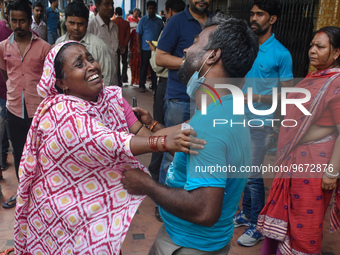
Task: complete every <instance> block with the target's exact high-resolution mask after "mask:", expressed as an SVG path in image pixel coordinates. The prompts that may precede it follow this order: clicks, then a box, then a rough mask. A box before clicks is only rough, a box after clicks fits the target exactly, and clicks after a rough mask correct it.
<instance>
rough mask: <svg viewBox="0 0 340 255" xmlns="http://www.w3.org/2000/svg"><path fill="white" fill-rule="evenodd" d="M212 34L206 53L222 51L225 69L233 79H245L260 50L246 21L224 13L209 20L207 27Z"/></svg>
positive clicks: (255, 37) (205, 48) (256, 39)
mask: <svg viewBox="0 0 340 255" xmlns="http://www.w3.org/2000/svg"><path fill="white" fill-rule="evenodd" d="M215 25H216V26H217V27H216V30H215V31H213V32H211V33H210V35H209V40H208V43H207V45H206V46H205V47H204V50H205V51H208V50H217V49H221V59H222V64H223V69H224V71H225V72H226V74H227V75H229V77H231V78H243V77H244V76H245V75H246V74H247V73H248V72H249V70H250V69H251V67H252V66H253V63H254V61H255V59H256V57H257V53H258V50H259V43H258V38H257V36H256V35H255V34H254V32H253V31H252V30H251V29H250V28H249V27H248V25H247V23H246V22H245V21H244V20H240V19H235V18H229V17H227V16H226V15H224V14H222V13H217V14H216V15H215V16H213V17H211V18H208V20H207V22H206V24H205V27H204V28H208V27H211V26H215Z"/></svg>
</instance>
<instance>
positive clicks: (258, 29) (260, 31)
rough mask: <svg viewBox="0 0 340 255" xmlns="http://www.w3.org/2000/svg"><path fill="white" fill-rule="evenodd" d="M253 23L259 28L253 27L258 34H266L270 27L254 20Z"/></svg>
mask: <svg viewBox="0 0 340 255" xmlns="http://www.w3.org/2000/svg"><path fill="white" fill-rule="evenodd" d="M251 25H256V26H257V29H255V30H254V29H253V31H254V33H255V34H256V35H257V36H261V35H265V34H266V33H267V32H268V30H269V26H268V27H261V26H260V24H258V23H257V22H253V23H251Z"/></svg>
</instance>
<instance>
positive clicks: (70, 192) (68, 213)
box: [14, 42, 148, 255]
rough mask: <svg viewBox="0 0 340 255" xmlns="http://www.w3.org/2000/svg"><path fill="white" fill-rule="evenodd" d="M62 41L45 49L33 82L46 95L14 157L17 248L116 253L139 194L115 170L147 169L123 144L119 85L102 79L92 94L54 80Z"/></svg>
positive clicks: (126, 140) (124, 125) (33, 251)
mask: <svg viewBox="0 0 340 255" xmlns="http://www.w3.org/2000/svg"><path fill="white" fill-rule="evenodd" d="M66 43H67V42H66ZM63 44H64V43H63ZM63 44H59V45H57V46H56V47H54V48H53V49H52V50H51V51H50V53H49V54H48V56H47V57H46V60H45V65H44V71H43V76H42V78H41V81H40V83H39V84H38V93H39V94H40V95H41V96H43V97H45V99H44V100H43V101H42V103H41V104H40V106H39V108H38V109H37V111H36V114H35V116H34V118H33V121H32V126H31V128H30V131H29V133H28V136H27V141H26V144H25V148H24V152H23V155H22V158H21V164H20V168H19V175H20V184H19V188H18V193H17V206H16V215H15V232H14V238H15V250H16V254H44V255H45V254H53V255H56V254H107V255H109V254H119V253H120V249H121V244H122V242H123V240H124V238H125V235H126V233H127V230H128V228H129V225H130V222H131V220H132V218H133V216H134V214H135V211H136V209H137V207H138V206H139V204H140V203H141V202H142V200H143V198H144V197H142V196H132V195H129V194H128V193H127V192H126V191H125V190H124V189H123V186H122V185H121V183H120V180H121V178H122V175H121V173H122V171H124V170H126V169H129V168H140V169H142V170H143V171H145V172H147V171H148V170H147V169H146V168H145V167H144V166H142V165H141V164H140V163H139V162H138V161H137V160H136V158H135V157H134V156H133V155H132V153H131V151H130V139H131V137H132V136H133V135H132V134H129V130H128V127H127V123H126V120H125V116H124V111H123V101H122V94H121V89H120V88H118V87H105V86H103V91H102V93H101V94H100V95H99V98H98V101H97V102H88V101H84V100H82V99H80V98H77V97H74V96H69V95H62V94H59V93H58V92H57V90H56V89H55V88H54V84H55V71H54V59H55V57H56V55H57V53H58V51H59V49H60V48H61V46H62V45H63Z"/></svg>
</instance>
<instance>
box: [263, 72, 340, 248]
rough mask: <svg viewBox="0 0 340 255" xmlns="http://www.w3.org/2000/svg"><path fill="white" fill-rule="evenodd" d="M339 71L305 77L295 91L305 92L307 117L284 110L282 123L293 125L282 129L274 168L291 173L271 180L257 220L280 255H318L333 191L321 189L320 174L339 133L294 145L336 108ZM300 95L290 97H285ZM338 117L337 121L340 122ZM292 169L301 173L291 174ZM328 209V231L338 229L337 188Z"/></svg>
mask: <svg viewBox="0 0 340 255" xmlns="http://www.w3.org/2000/svg"><path fill="white" fill-rule="evenodd" d="M339 75H340V69H329V70H323V71H318V72H315V73H313V74H311V75H309V76H307V77H306V78H305V79H304V80H303V81H301V82H300V83H299V84H298V85H297V86H296V87H300V88H305V89H308V90H309V91H310V92H311V99H310V100H309V102H307V103H306V104H304V106H305V108H306V109H308V111H309V112H311V114H312V115H311V116H305V115H304V114H303V113H302V112H301V111H300V110H299V109H297V108H296V106H295V105H289V106H288V107H287V116H286V117H285V119H294V120H296V121H297V122H298V125H297V126H296V127H287V128H285V127H281V130H280V136H279V142H278V148H277V151H278V153H277V156H276V163H275V164H276V165H277V166H281V165H282V166H287V167H288V168H289V169H290V171H289V172H287V173H285V172H280V173H278V174H277V175H276V176H275V179H274V181H273V184H272V187H271V190H270V194H269V197H268V201H267V203H266V205H265V207H264V208H263V210H262V212H261V213H260V215H259V218H258V224H257V228H258V230H259V231H260V232H261V233H262V234H263V235H264V236H266V237H268V238H270V239H274V240H277V241H279V242H278V249H279V250H280V252H281V253H282V254H297V255H302V254H320V252H321V242H322V228H323V222H324V216H325V213H326V210H327V207H328V205H329V202H330V199H331V196H332V193H333V191H331V192H329V191H323V190H322V189H321V183H322V175H323V170H324V168H325V166H326V165H327V164H328V163H329V160H330V157H331V155H332V152H333V148H334V144H335V140H336V139H337V137H338V133H337V132H335V133H333V134H331V135H329V136H327V137H324V138H322V139H320V140H318V141H314V142H310V143H306V144H298V143H299V141H300V139H301V138H302V137H303V136H304V134H305V133H306V131H307V130H308V129H309V127H310V126H311V124H312V123H314V122H315V121H317V120H318V119H319V117H320V116H321V115H322V114H323V112H324V111H325V109H327V107H328V105H329V104H330V103H334V102H339V104H340V80H339V79H340V78H338V77H339ZM299 97H304V95H302V94H298V93H290V94H289V95H288V98H299ZM339 118H340V116H337V119H336V123H337V124H339V123H340V120H339ZM296 166H298V167H300V168H299V170H300V171H293V170H292V169H293V168H296ZM335 192H336V199H335V201H334V204H333V207H332V212H331V214H332V216H331V221H332V222H331V227H332V231H333V230H336V229H338V228H339V216H340V215H339V206H340V203H339V202H340V197H339V195H340V193H339V187H337V188H336V190H335ZM262 254H264V253H262Z"/></svg>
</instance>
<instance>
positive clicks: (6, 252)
mask: <svg viewBox="0 0 340 255" xmlns="http://www.w3.org/2000/svg"><path fill="white" fill-rule="evenodd" d="M12 252H13V253H12ZM9 254H14V248H9V249H7V250H4V251H0V255H9Z"/></svg>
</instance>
